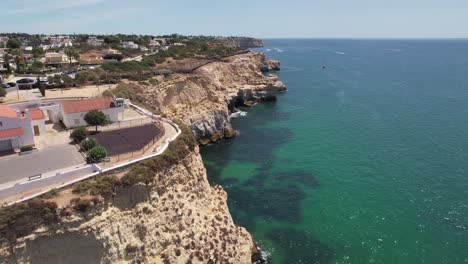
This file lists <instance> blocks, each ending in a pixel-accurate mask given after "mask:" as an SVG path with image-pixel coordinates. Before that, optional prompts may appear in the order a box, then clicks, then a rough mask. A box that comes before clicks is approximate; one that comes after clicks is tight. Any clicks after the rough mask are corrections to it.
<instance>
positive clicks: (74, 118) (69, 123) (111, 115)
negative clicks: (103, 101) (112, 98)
mask: <svg viewBox="0 0 468 264" xmlns="http://www.w3.org/2000/svg"><path fill="white" fill-rule="evenodd" d="M100 111H101V112H103V113H104V114H105V115H106V116H107V118H108V119H109V120H110V121H111V122H118V121H119V114H120V113H122V112H123V111H124V108H123V107H114V108H109V109H104V110H100ZM87 113H88V112H82V113H73V114H65V113H64V112H63V108H62V109H61V118H62V120H63V123H64V124H65V126H66V127H67V128H74V127H79V126H87V125H88V124H87V123H86V122H85V121H84V116H85V115H86V114H87Z"/></svg>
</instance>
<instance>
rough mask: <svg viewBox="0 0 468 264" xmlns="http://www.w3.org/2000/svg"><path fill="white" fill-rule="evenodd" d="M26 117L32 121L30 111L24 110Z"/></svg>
mask: <svg viewBox="0 0 468 264" xmlns="http://www.w3.org/2000/svg"><path fill="white" fill-rule="evenodd" d="M24 115H25V116H26V119H28V120H31V115H30V114H29V109H26V110H24Z"/></svg>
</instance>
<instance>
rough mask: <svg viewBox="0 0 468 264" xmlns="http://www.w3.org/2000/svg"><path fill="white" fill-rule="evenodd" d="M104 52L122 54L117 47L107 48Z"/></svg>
mask: <svg viewBox="0 0 468 264" xmlns="http://www.w3.org/2000/svg"><path fill="white" fill-rule="evenodd" d="M102 54H105V55H107V54H122V53H121V52H120V51H118V50H116V49H105V50H103V51H102Z"/></svg>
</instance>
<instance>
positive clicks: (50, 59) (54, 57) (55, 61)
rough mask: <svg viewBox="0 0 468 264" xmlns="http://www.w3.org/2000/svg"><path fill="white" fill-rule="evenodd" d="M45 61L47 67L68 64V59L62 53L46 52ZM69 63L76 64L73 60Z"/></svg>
mask: <svg viewBox="0 0 468 264" xmlns="http://www.w3.org/2000/svg"><path fill="white" fill-rule="evenodd" d="M45 60H46V64H47V65H57V66H61V65H64V64H70V58H69V57H68V56H67V55H66V54H64V53H57V52H48V53H46V54H45ZM71 63H72V64H75V63H77V61H76V60H75V58H72V59H71Z"/></svg>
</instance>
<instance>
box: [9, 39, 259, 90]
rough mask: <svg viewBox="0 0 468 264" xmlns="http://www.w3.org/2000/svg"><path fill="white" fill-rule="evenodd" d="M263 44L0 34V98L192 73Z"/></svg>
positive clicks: (237, 40) (228, 41)
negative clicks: (24, 92) (38, 90)
mask: <svg viewBox="0 0 468 264" xmlns="http://www.w3.org/2000/svg"><path fill="white" fill-rule="evenodd" d="M261 45H263V44H262V42H261V41H260V40H255V39H250V38H236V37H204V36H181V35H177V34H174V35H166V36H149V35H145V36H143V35H121V34H119V35H29V34H19V33H14V34H0V83H1V88H0V99H1V98H2V97H5V96H6V94H7V93H8V92H14V91H13V89H17V90H27V89H32V88H41V90H42V91H41V93H44V92H45V91H44V90H45V89H49V88H68V87H77V86H81V85H85V84H88V85H89V84H105V83H116V82H118V80H119V79H120V78H122V77H125V78H130V79H133V80H138V81H144V80H146V79H148V77H149V75H151V74H169V73H171V72H190V71H191V70H193V69H194V68H197V67H199V66H200V65H203V64H204V63H207V62H209V61H213V60H220V59H222V58H224V57H227V56H231V55H234V54H236V53H239V52H245V48H249V47H258V46H261Z"/></svg>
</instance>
